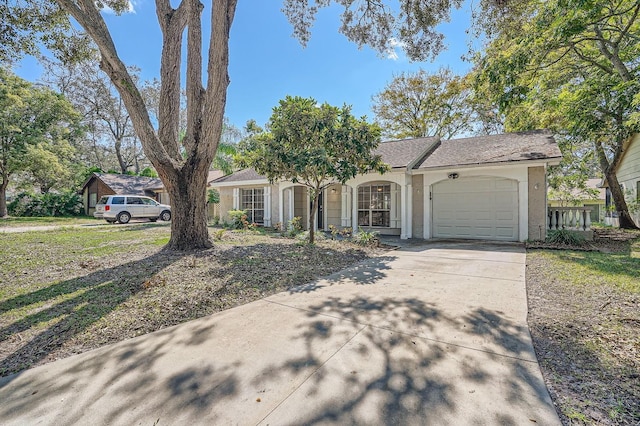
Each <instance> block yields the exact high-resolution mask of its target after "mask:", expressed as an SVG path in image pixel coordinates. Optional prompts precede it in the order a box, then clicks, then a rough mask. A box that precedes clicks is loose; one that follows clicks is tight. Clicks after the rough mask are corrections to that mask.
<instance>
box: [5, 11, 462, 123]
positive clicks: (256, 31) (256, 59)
mask: <svg viewBox="0 0 640 426" xmlns="http://www.w3.org/2000/svg"><path fill="white" fill-rule="evenodd" d="M205 4H206V6H207V7H206V9H205V12H204V13H203V22H204V23H205V27H206V26H207V25H208V22H209V13H210V3H209V2H205ZM465 4H466V6H465V7H463V9H462V10H458V11H454V12H453V14H452V19H451V23H448V24H444V25H442V26H441V30H442V32H443V33H444V34H445V35H446V44H447V46H448V50H447V51H445V52H443V53H442V54H440V55H439V56H438V57H437V58H436V60H435V61H434V62H421V63H411V62H409V61H408V60H407V58H406V57H405V56H404V55H403V54H402V52H400V50H398V51H397V57H395V58H389V57H380V56H379V55H377V54H376V52H374V51H373V50H371V49H370V48H368V47H363V48H362V49H358V47H357V46H356V45H355V44H353V43H351V42H349V41H348V40H347V39H346V38H345V37H344V36H343V35H341V34H340V33H338V27H339V25H340V21H339V12H340V10H339V8H337V7H331V8H329V9H323V10H321V11H320V13H319V15H318V19H317V20H316V22H315V24H314V26H313V28H312V36H311V40H310V42H309V43H308V45H307V47H306V48H303V47H302V46H301V45H300V43H299V42H298V40H296V39H294V38H293V37H292V36H291V33H292V28H291V25H290V24H289V22H288V21H287V19H286V17H285V16H284V14H283V13H282V12H281V10H280V9H281V7H282V2H281V1H273V0H272V1H256V0H254V1H249V0H239V2H238V8H237V11H236V16H235V20H234V23H233V27H232V31H231V39H230V66H229V76H230V78H231V84H230V85H229V89H228V92H227V107H226V116H227V117H229V119H230V121H231V123H232V124H234V125H236V126H238V127H242V126H243V125H244V124H245V122H246V121H247V120H249V119H255V120H256V121H257V122H258V124H260V125H263V124H264V123H265V122H266V121H267V120H268V119H269V116H270V115H271V109H272V108H273V107H274V106H275V105H277V103H278V101H279V100H280V99H282V98H284V97H285V96H286V95H292V96H304V97H309V96H311V97H314V98H315V99H316V100H317V101H318V102H328V103H329V104H332V105H336V106H340V105H342V104H344V103H346V104H348V105H352V106H353V113H354V114H355V115H357V116H361V115H367V117H368V118H369V119H370V120H373V118H374V117H373V113H372V112H371V97H372V96H373V95H374V94H375V93H377V92H379V91H380V90H382V89H383V88H384V86H385V85H386V84H387V83H388V82H389V81H390V80H391V79H392V78H393V75H394V74H398V73H400V72H403V71H415V70H418V69H420V68H423V69H426V70H429V71H435V70H437V69H438V67H440V66H448V67H450V68H451V69H452V70H453V71H454V72H456V73H465V72H466V71H468V69H469V68H470V64H468V63H464V62H463V61H462V60H461V56H462V55H463V54H465V53H466V52H467V50H468V42H469V37H468V35H467V34H466V33H465V31H466V30H467V29H468V28H469V14H470V13H469V6H468V4H469V2H467V3H465ZM134 9H135V13H128V14H125V15H122V16H114V15H108V14H107V15H105V16H106V18H107V22H108V25H109V28H110V29H111V33H112V35H113V37H114V39H115V42H116V46H117V48H118V51H119V54H120V56H121V58H122V59H123V60H124V61H125V63H126V64H127V65H136V66H138V67H139V68H140V69H141V74H142V78H143V79H151V78H153V77H157V76H158V71H159V62H160V61H159V59H160V49H161V35H160V30H159V28H158V24H157V20H156V15H155V2H154V1H153V0H138V1H135V2H134ZM205 63H206V61H205ZM16 71H17V73H18V74H19V75H20V76H22V77H23V78H25V79H28V80H31V81H34V80H36V79H37V78H38V77H39V74H40V68H39V66H38V65H37V63H36V62H35V61H34V60H29V59H27V60H25V61H23V63H22V66H21V67H20V68H19V69H17V70H16Z"/></svg>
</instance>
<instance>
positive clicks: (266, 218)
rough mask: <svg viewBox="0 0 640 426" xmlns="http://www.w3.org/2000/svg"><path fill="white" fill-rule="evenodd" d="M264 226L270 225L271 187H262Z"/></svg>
mask: <svg viewBox="0 0 640 426" xmlns="http://www.w3.org/2000/svg"><path fill="white" fill-rule="evenodd" d="M264 226H271V187H270V186H265V187H264Z"/></svg>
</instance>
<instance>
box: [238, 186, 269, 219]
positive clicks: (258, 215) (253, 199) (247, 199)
mask: <svg viewBox="0 0 640 426" xmlns="http://www.w3.org/2000/svg"><path fill="white" fill-rule="evenodd" d="M240 210H244V211H245V212H247V220H248V221H249V222H250V223H259V224H264V189H263V188H251V189H242V190H240Z"/></svg>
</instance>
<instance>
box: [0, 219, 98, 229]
mask: <svg viewBox="0 0 640 426" xmlns="http://www.w3.org/2000/svg"><path fill="white" fill-rule="evenodd" d="M87 223H101V224H102V223H104V221H103V220H99V219H96V218H95V217H91V216H77V217H8V218H4V219H0V228H5V227H14V228H16V227H22V226H46V225H58V226H69V225H83V224H87Z"/></svg>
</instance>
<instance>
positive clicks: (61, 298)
mask: <svg viewBox="0 0 640 426" xmlns="http://www.w3.org/2000/svg"><path fill="white" fill-rule="evenodd" d="M169 232H170V228H169V227H168V226H163V225H161V224H154V223H140V224H134V225H128V226H119V225H112V226H105V227H96V228H93V227H91V228H63V229H59V230H50V231H39V232H22V233H14V234H11V238H4V237H2V235H1V234H0V282H1V283H2V285H1V286H0V376H6V375H9V374H11V373H15V372H19V371H21V370H23V369H26V368H29V367H32V366H34V365H38V364H42V363H45V362H49V361H52V360H55V359H58V358H62V357H65V356H68V355H71V354H74V353H79V352H84V351H86V350H89V349H93V348H96V347H98V346H101V345H105V344H108V343H113V342H116V341H119V340H124V339H126V338H128V337H133V336H137V335H140V334H144V333H149V332H151V331H155V330H158V329H161V328H164V327H167V326H171V325H174V324H178V323H181V322H184V321H188V320H191V319H195V318H199V317H202V316H204V315H208V314H211V313H214V312H217V311H221V310H224V309H228V308H230V307H233V306H236V305H239V304H243V303H247V302H250V301H253V300H256V299H259V298H262V297H265V296H266V295H269V294H272V293H275V292H278V291H282V290H285V289H286V288H288V287H290V286H293V285H297V284H303V283H307V282H309V281H312V280H313V279H315V278H318V277H321V276H325V275H328V274H330V273H332V272H334V271H338V270H341V269H343V268H345V267H347V266H349V265H351V264H353V263H355V262H357V261H360V260H362V259H364V258H366V257H368V256H369V255H371V254H373V253H375V251H373V250H371V249H364V248H362V247H359V246H355V245H353V244H351V243H349V242H342V241H341V242H338V241H320V242H318V243H317V244H316V245H315V246H309V245H308V244H301V243H300V242H299V241H297V240H295V239H287V238H282V237H279V236H272V235H266V234H264V233H260V232H252V231H248V232H242V231H235V232H230V231H226V232H224V231H223V232H220V231H219V232H218V233H216V237H220V236H221V237H222V239H221V240H219V241H217V242H216V245H215V247H214V248H213V249H210V250H207V251H203V252H198V253H172V252H166V251H163V250H162V247H163V246H164V245H165V244H166V243H167V242H168V240H169ZM213 233H214V232H212V234H213ZM220 234H221V235H220ZM256 271H259V273H256Z"/></svg>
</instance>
